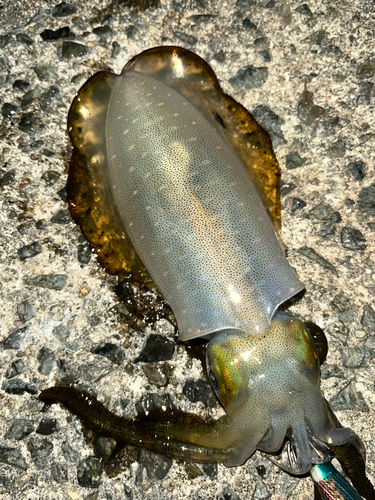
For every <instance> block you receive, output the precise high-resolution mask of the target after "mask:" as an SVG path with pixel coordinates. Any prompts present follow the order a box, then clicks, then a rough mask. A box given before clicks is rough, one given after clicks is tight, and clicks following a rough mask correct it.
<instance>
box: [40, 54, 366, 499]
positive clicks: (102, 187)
mask: <svg viewBox="0 0 375 500" xmlns="http://www.w3.org/2000/svg"><path fill="white" fill-rule="evenodd" d="M68 126H69V133H70V137H71V140H72V143H73V146H74V152H73V157H72V161H71V166H70V172H69V184H68V187H69V204H70V210H71V213H72V216H73V218H74V220H75V221H76V222H77V223H78V224H79V225H80V226H81V229H82V231H83V233H84V235H85V236H86V238H87V239H88V240H89V241H90V242H91V244H92V245H93V246H94V248H95V250H96V252H97V254H98V255H99V261H100V262H101V264H102V265H103V266H104V267H105V268H106V269H107V270H108V272H110V273H112V274H116V275H118V276H120V277H124V278H126V279H129V276H131V280H132V281H133V282H134V283H135V284H138V285H141V286H145V285H146V286H147V287H149V288H150V289H153V290H156V291H157V292H158V293H159V294H160V295H161V296H162V297H163V299H164V300H165V301H166V302H167V303H168V304H169V306H170V307H171V309H172V311H173V313H174V316H175V318H176V321H177V325H178V329H179V335H180V338H181V340H183V341H188V340H190V339H193V338H197V337H204V338H206V339H207V340H208V341H209V343H208V347H207V351H206V352H207V367H208V377H209V379H210V381H211V384H212V386H213V389H214V391H215V393H216V395H217V397H218V399H219V400H220V402H221V404H222V406H223V408H224V410H225V412H226V415H225V416H223V417H222V418H221V419H219V420H217V421H215V420H210V421H205V420H203V419H201V418H199V417H197V416H196V415H192V414H189V413H184V412H182V411H178V410H174V411H172V410H168V409H167V410H166V411H164V412H163V411H162V410H153V411H151V412H149V414H148V415H139V416H138V417H136V418H134V419H132V420H126V419H124V418H120V417H118V416H116V415H113V414H112V413H110V412H109V411H108V410H107V409H105V408H104V407H103V405H101V403H99V402H98V401H96V400H95V398H93V397H92V396H90V395H89V394H86V393H82V392H80V391H78V390H77V389H75V388H73V387H55V388H50V389H46V390H45V391H43V392H42V394H41V395H40V398H41V399H42V400H43V401H46V402H55V401H60V402H62V403H63V404H64V405H65V406H67V407H68V408H69V409H71V411H73V413H76V414H77V415H78V416H79V417H80V418H81V419H82V420H83V421H84V422H85V424H86V425H87V426H89V427H90V428H92V429H93V430H95V431H97V432H100V433H102V434H106V435H110V436H113V437H114V438H115V439H117V440H118V441H120V442H123V443H130V444H136V445H138V446H144V447H147V448H149V449H152V450H155V451H159V452H163V453H167V454H169V455H171V456H174V457H178V458H184V459H189V460H195V461H198V462H215V461H216V462H222V463H224V464H225V465H227V466H237V465H241V464H243V463H244V462H245V461H246V460H247V459H248V458H249V457H250V456H251V455H252V454H253V453H254V452H255V450H257V449H258V450H261V451H264V452H268V453H276V452H279V451H280V450H281V449H282V448H283V446H284V443H285V441H287V442H288V443H289V445H288V446H289V452H290V453H289V456H290V463H289V464H280V466H281V467H283V468H284V469H285V470H287V471H289V472H292V473H294V474H305V473H308V472H309V471H310V469H311V467H312V465H313V464H323V463H326V462H329V461H330V459H331V457H332V456H337V457H338V458H339V460H340V461H341V463H342V464H343V465H344V466H346V470H347V471H349V472H348V473H349V475H350V477H351V479H352V481H353V482H356V477H355V476H356V474H352V473H351V470H352V469H351V468H350V465H351V464H353V463H355V464H356V470H362V471H364V447H363V444H362V442H361V441H360V439H359V437H358V436H357V435H356V434H355V433H354V432H353V431H352V430H350V429H347V428H342V426H341V425H340V423H339V422H338V420H337V419H336V417H335V416H334V414H333V413H332V411H331V409H330V407H329V405H328V403H327V401H326V400H325V399H324V397H323V395H322V393H321V391H320V363H321V362H322V361H324V357H325V355H324V353H323V350H324V349H322V343H323V344H324V341H322V338H321V337H320V338H319V335H318V336H316V335H315V336H314V334H313V332H312V330H311V328H309V327H308V325H307V326H306V325H304V324H303V323H302V322H301V321H300V320H299V319H297V318H295V317H293V316H292V315H291V314H288V313H286V312H279V311H278V309H279V307H280V306H281V305H282V304H283V303H284V302H285V301H287V300H288V299H290V298H291V297H293V296H294V295H296V294H297V293H299V292H300V291H301V290H303V285H302V284H301V282H300V281H299V280H298V278H297V276H296V275H295V273H294V272H293V270H292V269H291V267H290V265H289V264H288V262H287V260H286V258H285V255H284V249H283V247H282V244H281V240H280V237H279V229H280V199H279V192H278V188H279V182H280V170H279V166H278V164H277V161H276V158H275V155H274V153H273V150H272V146H271V143H270V140H269V137H268V135H267V134H266V133H265V132H264V130H263V129H261V127H260V126H259V125H258V124H257V123H256V122H255V120H254V119H253V117H252V116H251V115H250V113H249V112H248V111H247V110H246V109H245V108H243V107H242V106H241V105H240V104H238V103H237V102H236V101H234V100H233V99H232V98H231V97H229V96H228V95H226V94H224V93H223V91H222V90H221V88H220V86H219V84H218V81H217V79H216V76H215V75H214V73H213V71H212V70H211V68H210V67H209V66H208V65H207V64H206V63H205V62H204V61H203V60H202V59H201V58H199V57H198V56H196V55H195V54H193V53H191V52H189V51H187V50H185V49H181V48H178V47H157V48H155V49H150V50H148V51H145V52H143V53H141V54H139V55H138V56H136V57H135V58H133V59H132V60H131V61H130V62H129V63H128V64H127V65H126V66H125V68H124V70H123V72H122V73H121V75H113V74H110V73H106V72H101V73H98V74H96V75H94V76H93V77H92V78H91V79H90V80H89V81H88V82H87V83H86V84H85V85H84V86H83V87H82V89H81V90H80V92H79V94H78V96H77V97H76V98H75V100H74V102H73V104H72V107H71V110H70V113H69V121H68ZM316 339H318V342H316ZM348 449H350V450H351V453H350V457H349V458H348V454H345V453H344V452H343V450H344V451H345V450H348ZM354 468H355V467H354ZM366 481H367V478H366V476H365V475H364V476H361V479H360V480H359V481H357V483H356V487H357V489H358V491H359V492H360V493H361V494H362V495H363V496H365V498H373V497H371V495H372V494H373V492H374V490H373V488H372V486H371V485H369V483H368V482H366ZM339 498H340V497H339ZM342 498H344V497H342ZM348 498H349V497H348Z"/></svg>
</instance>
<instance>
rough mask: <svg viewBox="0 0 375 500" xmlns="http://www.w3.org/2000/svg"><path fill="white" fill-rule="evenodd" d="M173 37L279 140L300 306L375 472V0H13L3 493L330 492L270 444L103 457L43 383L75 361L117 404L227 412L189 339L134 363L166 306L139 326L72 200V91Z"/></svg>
mask: <svg viewBox="0 0 375 500" xmlns="http://www.w3.org/2000/svg"><path fill="white" fill-rule="evenodd" d="M137 6H138V7H137ZM147 6H148V8H146V7H147ZM142 9H145V10H142ZM163 44H164V45H167V44H168V45H172V44H174V45H180V46H183V47H186V48H188V49H190V50H193V51H195V52H196V53H198V54H199V55H201V56H202V57H203V58H204V59H205V60H206V61H208V62H209V63H210V64H211V65H212V67H213V69H214V70H215V72H216V74H217V76H218V78H219V81H220V82H221V84H222V86H223V88H224V90H225V91H226V92H228V93H229V94H230V95H232V96H233V97H234V98H235V99H236V100H238V101H239V102H241V103H242V104H243V105H245V106H246V107H247V108H248V109H249V110H250V111H252V112H253V113H254V115H255V117H256V118H257V120H258V121H259V122H260V123H261V124H262V125H263V127H264V128H265V129H266V130H268V132H269V133H270V135H271V137H272V139H273V144H274V148H275V151H276V154H277V157H278V159H279V162H280V165H281V168H282V180H283V188H282V201H283V212H282V215H283V219H282V220H283V233H282V234H283V239H284V241H285V243H286V245H287V248H288V258H289V260H290V262H291V264H292V265H293V266H294V267H295V269H296V271H297V273H298V275H299V277H300V278H301V280H302V281H303V282H304V283H305V285H306V294H305V296H304V297H303V298H302V299H301V300H300V301H299V302H298V303H296V304H295V305H294V306H293V308H292V310H293V312H295V313H296V314H297V315H299V316H300V317H302V318H311V319H312V320H313V321H315V322H316V323H317V324H319V325H320V326H321V327H322V328H323V329H324V331H325V332H326V334H327V336H328V340H329V348H330V351H329V355H328V359H327V362H326V364H325V365H324V366H323V369H322V388H323V391H324V393H325V395H326V397H327V399H328V400H329V401H330V404H331V406H332V408H333V409H334V411H335V412H336V414H337V416H338V417H339V419H340V420H341V422H342V423H343V424H344V425H346V426H349V427H351V428H353V429H354V430H355V431H356V432H357V433H358V434H359V435H360V437H361V438H362V440H363V441H364V443H365V445H366V448H367V454H368V473H369V475H370V477H371V478H372V480H374V479H375V426H374V406H375V386H374V380H375V369H374V357H375V312H374V309H375V307H374V292H375V252H374V249H375V245H374V243H375V170H374V142H375V140H374V138H375V132H374V130H375V129H374V127H375V123H374V104H373V102H374V97H373V84H374V78H375V76H374V75H375V53H374V3H373V2H372V1H370V0H350V1H349V0H340V1H338V0H315V1H313V0H310V1H309V0H307V1H305V2H304V1H303V0H300V1H298V0H285V1H278V0H237V1H235V0H231V1H223V2H222V1H210V0H196V1H194V0H191V1H187V2H178V1H172V0H171V1H165V0H160V2H159V1H158V0H154V1H152V0H142V1H138V2H137V1H136V0H126V1H117V2H116V1H114V2H113V3H110V1H109V0H91V1H90V2H87V1H80V2H78V1H71V2H70V3H67V4H59V5H57V4H55V3H53V2H52V1H51V0H35V1H34V2H26V1H25V0H21V1H20V0H14V1H12V2H10V1H9V2H5V3H3V4H2V5H1V6H0V66H1V72H0V82H1V84H0V107H1V113H2V115H1V117H0V119H1V132H0V147H1V164H0V202H1V210H0V228H1V243H0V276H1V283H0V297H1V309H2V310H1V312H0V379H1V380H0V496H1V498H2V499H4V500H10V499H12V500H26V499H27V500H39V499H43V500H47V499H51V500H52V499H53V500H60V499H61V500H63V499H73V500H74V499H90V500H95V499H97V500H102V499H113V500H117V499H134V500H138V499H160V500H169V499H176V500H180V499H184V500H185V499H190V498H191V499H202V500H203V499H204V500H208V499H215V500H216V499H217V500H247V499H249V498H254V499H259V500H260V499H268V498H271V499H274V500H276V499H277V500H285V499H294V500H303V499H306V500H308V499H311V498H312V496H313V492H312V484H311V481H310V479H309V478H302V479H301V478H295V477H291V476H289V475H287V474H286V473H284V472H281V471H280V470H279V469H278V468H277V467H276V466H274V465H273V464H272V463H271V462H270V461H269V460H268V459H267V458H266V456H265V455H263V454H261V453H255V454H254V456H253V457H251V458H250V459H249V460H248V461H247V463H246V464H245V465H244V466H242V467H237V468H232V469H227V468H225V467H223V466H221V465H218V466H205V467H203V466H201V465H195V464H187V463H185V462H182V461H171V460H169V459H167V458H166V457H162V456H155V455H154V454H151V453H148V452H139V451H138V450H137V449H134V448H132V449H126V450H125V451H124V452H123V454H122V461H121V463H119V462H118V461H117V462H116V461H115V462H114V463H112V464H110V465H109V466H105V460H101V459H99V458H97V456H95V455H94V451H93V448H92V447H91V445H89V444H88V442H87V440H86V439H85V437H84V435H83V433H82V426H81V424H80V422H79V421H78V420H77V419H76V418H75V417H72V416H71V415H70V414H69V413H68V412H67V411H66V410H65V409H64V408H63V407H61V406H59V405H53V406H51V407H50V408H47V409H46V410H45V411H44V412H42V410H43V404H42V403H41V402H39V401H38V399H37V395H38V393H39V391H40V390H41V389H43V388H45V387H48V386H51V385H54V384H55V383H56V382H58V381H60V380H62V379H66V380H69V379H74V380H76V381H77V382H78V383H79V384H80V385H81V386H82V387H86V388H87V389H88V390H90V391H91V392H92V393H95V394H96V395H97V396H98V398H99V399H100V400H101V401H102V402H104V403H105V404H106V405H107V406H108V407H109V408H111V409H112V410H114V411H116V412H117V413H118V414H123V415H128V416H131V415H134V414H135V412H136V408H139V405H137V407H136V404H137V403H139V400H140V398H141V396H142V395H144V394H149V395H150V394H151V396H149V397H148V401H149V404H164V402H165V401H167V402H172V403H173V404H175V405H176V406H178V407H180V408H181V409H184V410H189V411H194V412H197V413H199V414H201V415H213V416H218V415H219V414H220V411H221V410H220V408H219V406H218V405H217V404H216V403H215V401H213V400H212V398H210V397H209V395H208V394H209V391H208V393H207V387H206V385H205V383H204V382H203V381H202V382H199V383H197V382H196V380H197V379H202V380H203V379H204V374H203V371H202V368H201V363H200V362H199V361H198V360H197V359H191V358H189V357H188V356H187V354H186V350H185V348H184V346H182V345H179V346H178V348H177V349H176V350H175V352H174V355H173V357H172V358H171V359H170V360H168V361H165V360H164V361H156V362H153V363H150V362H139V363H134V360H135V358H136V357H137V356H138V355H139V354H140V352H141V350H142V346H143V344H144V342H145V340H146V339H147V338H148V337H149V335H150V333H153V334H158V333H163V334H164V335H167V337H168V338H169V339H170V340H171V341H173V340H174V333H173V327H172V326H171V325H170V324H169V323H168V322H167V321H165V320H164V321H160V322H158V323H156V325H154V326H152V327H151V326H150V327H149V328H147V329H146V330H145V331H143V332H141V331H138V332H137V331H133V330H132V329H131V328H130V326H129V324H128V322H127V317H126V310H125V308H124V307H123V306H122V305H121V304H120V303H119V302H118V299H117V297H116V295H115V293H114V288H115V285H116V279H115V278H113V277H110V276H108V275H107V274H106V273H105V272H104V271H103V270H102V269H101V268H100V267H99V266H98V265H97V263H96V261H95V258H94V256H93V255H92V254H91V251H90V249H89V248H88V246H87V245H86V244H85V240H84V238H83V237H82V236H81V234H80V230H79V228H78V227H77V226H76V225H75V224H74V223H73V222H72V220H71V219H70V216H69V214H68V212H67V205H66V193H65V186H66V180H67V168H68V161H69V157H70V154H71V146H70V143H69V139H68V135H67V130H66V119H67V113H68V109H69V106H70V103H71V102H72V99H73V97H74V95H75V94H76V92H77V91H78V89H79V88H80V86H81V85H82V84H83V83H84V82H85V81H86V80H87V78H88V77H89V76H90V75H92V74H94V73H95V72H97V71H99V70H102V69H106V68H111V69H112V70H113V71H114V72H117V73H118V72H119V71H120V70H121V68H122V67H123V66H124V64H125V63H126V62H127V61H128V60H129V59H130V57H132V56H134V55H135V54H138V53H140V52H141V51H143V50H145V49H146V48H150V47H153V46H157V45H163ZM152 341H155V338H154V337H152V338H151V342H152ZM155 349H156V347H155ZM160 359H162V356H161V358H160ZM188 378H190V379H194V380H193V381H191V380H188V381H187V379H188ZM186 381H187V382H186ZM163 384H164V385H163ZM197 388H198V389H197ZM155 394H156V395H155ZM166 394H167V395H168V396H165V395H166ZM152 395H153V396H152ZM192 400H193V401H192ZM150 402H151V403H150ZM143 405H145V403H144V401H143ZM112 445H113V443H112V442H111V441H110V440H101V441H99V442H97V443H96V449H97V450H99V451H100V450H101V453H102V456H105V455H106V453H107V454H108V453H110V451H111V450H112V448H111V446H112ZM108 450H109V451H108ZM105 468H106V470H104V469H105Z"/></svg>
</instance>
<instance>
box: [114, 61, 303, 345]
mask: <svg viewBox="0 0 375 500" xmlns="http://www.w3.org/2000/svg"><path fill="white" fill-rule="evenodd" d="M105 141H106V146H107V166H108V168H107V170H106V174H105V175H106V177H107V179H108V181H107V182H108V184H109V185H111V187H112V197H113V202H114V204H115V206H116V209H117V212H118V214H119V217H120V219H121V220H122V221H123V225H124V230H125V231H126V233H127V234H128V236H129V237H130V239H131V241H132V244H133V245H134V248H135V249H136V251H137V253H138V255H139V256H140V258H141V260H142V261H143V263H144V265H145V267H146V269H147V270H148V272H149V273H150V275H151V277H152V278H153V281H154V282H155V284H156V285H157V287H158V289H159V290H160V292H161V293H162V295H163V297H164V299H165V300H166V301H167V302H168V304H169V305H170V307H171V309H172V311H173V313H174V315H175V317H176V320H177V324H178V328H179V335H180V337H181V339H182V340H189V339H191V338H195V337H200V336H207V335H209V334H211V333H214V332H217V331H220V330H224V329H228V328H231V329H237V330H239V331H247V332H251V333H253V334H259V333H262V332H264V331H265V330H266V328H267V327H268V326H269V324H270V320H271V318H272V316H273V314H274V312H275V310H276V309H277V308H278V306H279V305H280V304H282V303H283V302H284V301H285V300H287V299H289V298H290V297H291V296H293V295H295V294H296V293H298V292H300V291H301V290H302V289H303V285H302V284H301V283H300V282H299V280H298V279H297V277H296V276H295V274H294V272H293V271H292V269H291V267H290V266H289V264H288V262H287V261H286V259H285V256H284V253H283V250H282V248H281V246H280V244H279V242H278V240H277V237H276V234H275V230H274V228H273V225H272V222H271V219H270V217H269V215H268V214H267V211H266V209H265V207H264V205H263V203H262V201H261V199H260V196H259V194H258V192H257V190H256V188H255V186H254V184H253V182H252V181H251V179H250V178H249V175H248V174H247V171H246V168H245V166H244V165H243V164H242V162H241V161H240V159H239V158H238V156H237V155H236V153H235V151H234V150H233V148H231V147H230V145H229V144H228V143H227V141H226V140H225V138H224V137H223V136H222V135H221V133H220V130H219V125H217V127H216V128H214V127H213V126H212V124H211V123H210V122H209V121H208V120H207V119H206V118H205V116H204V115H203V114H202V113H200V112H199V111H198V110H197V109H196V108H195V106H193V105H192V104H191V103H190V102H189V101H188V100H187V99H185V98H184V97H183V96H181V94H179V93H178V92H176V91H174V90H173V89H172V88H170V87H168V86H167V85H165V84H164V83H163V82H160V81H158V80H156V79H155V78H152V77H150V76H149V75H144V74H142V73H138V72H136V71H132V70H131V69H130V70H129V71H126V72H123V73H122V75H121V76H119V77H118V78H117V79H115V81H114V84H113V88H112V94H111V99H110V101H109V103H108V109H107V123H106V139H105Z"/></svg>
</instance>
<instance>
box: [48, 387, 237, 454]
mask: <svg viewBox="0 0 375 500" xmlns="http://www.w3.org/2000/svg"><path fill="white" fill-rule="evenodd" d="M39 399H40V400H41V401H43V402H44V403H46V404H52V403H62V404H63V405H64V406H65V407H66V408H67V409H68V410H70V411H71V412H72V413H73V414H74V415H77V416H78V418H79V419H80V420H81V421H82V422H83V424H84V425H86V426H87V427H88V428H89V429H91V430H93V431H94V432H97V433H98V434H100V435H104V436H108V437H112V438H114V439H116V440H117V441H118V442H121V443H123V444H131V445H134V446H139V447H142V448H147V449H148V450H152V451H155V452H158V453H163V454H165V455H169V456H172V457H174V458H180V459H184V460H189V461H194V462H211V463H212V462H225V461H226V460H227V459H228V457H229V456H230V455H231V453H232V451H233V450H232V449H231V448H230V447H222V446H220V444H219V446H218V447H216V446H214V443H215V442H219V443H221V441H222V439H221V434H223V433H226V432H225V431H226V430H228V424H227V423H225V421H224V420H225V417H224V418H223V419H221V420H203V419H202V418H200V417H199V416H198V415H195V414H193V413H186V412H183V411H181V410H172V409H170V408H166V409H165V410H163V409H152V410H149V411H148V412H147V413H142V414H140V415H138V416H137V417H135V418H132V419H127V418H125V417H120V416H118V415H116V414H114V413H112V412H110V411H109V410H108V409H107V408H106V407H105V406H104V405H103V404H102V403H100V402H99V401H98V400H97V399H96V398H95V397H94V396H92V395H91V394H89V393H87V392H84V391H80V390H78V389H76V388H75V387H72V386H66V387H64V386H56V387H50V388H48V389H45V390H44V391H42V392H41V393H40V395H39Z"/></svg>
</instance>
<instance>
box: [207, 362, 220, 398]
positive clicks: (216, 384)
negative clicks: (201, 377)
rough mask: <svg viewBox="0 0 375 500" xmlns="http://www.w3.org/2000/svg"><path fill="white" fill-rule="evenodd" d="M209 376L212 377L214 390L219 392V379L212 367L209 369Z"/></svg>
mask: <svg viewBox="0 0 375 500" xmlns="http://www.w3.org/2000/svg"><path fill="white" fill-rule="evenodd" d="M208 378H209V379H210V382H211V385H212V388H213V390H214V391H215V392H216V393H219V384H218V383H217V379H216V377H215V374H214V372H213V371H212V370H211V368H209V369H208Z"/></svg>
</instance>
